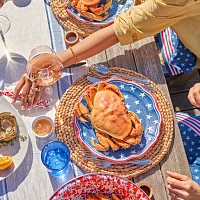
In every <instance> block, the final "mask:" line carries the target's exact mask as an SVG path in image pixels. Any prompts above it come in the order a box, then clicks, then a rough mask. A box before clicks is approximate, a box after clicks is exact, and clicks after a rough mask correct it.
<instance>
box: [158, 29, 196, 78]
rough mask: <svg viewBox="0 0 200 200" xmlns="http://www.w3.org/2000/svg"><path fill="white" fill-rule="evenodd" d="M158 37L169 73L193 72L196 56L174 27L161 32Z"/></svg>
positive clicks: (172, 74)
mask: <svg viewBox="0 0 200 200" xmlns="http://www.w3.org/2000/svg"><path fill="white" fill-rule="evenodd" d="M158 39H159V48H160V51H161V53H162V58H163V61H164V65H165V66H164V67H165V68H166V69H167V71H168V73H169V74H170V75H171V76H174V75H177V74H181V73H184V72H185V73H188V74H189V73H191V72H192V70H193V69H194V67H195V65H196V63H197V59H196V56H195V55H194V54H193V53H192V52H191V51H190V50H189V49H188V48H186V47H185V46H184V44H183V43H182V42H181V40H180V39H179V38H178V36H177V34H176V33H175V32H174V31H173V30H172V28H171V27H169V28H167V29H166V30H164V31H162V32H160V33H159V34H158Z"/></svg>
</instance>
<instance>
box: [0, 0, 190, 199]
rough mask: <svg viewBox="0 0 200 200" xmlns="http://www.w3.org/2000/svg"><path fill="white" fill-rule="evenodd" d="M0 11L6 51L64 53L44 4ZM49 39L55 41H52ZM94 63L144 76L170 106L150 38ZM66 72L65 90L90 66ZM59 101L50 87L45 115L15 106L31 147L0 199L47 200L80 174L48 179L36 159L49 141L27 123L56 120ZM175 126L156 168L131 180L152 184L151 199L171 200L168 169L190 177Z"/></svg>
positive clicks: (98, 57) (6, 182)
mask: <svg viewBox="0 0 200 200" xmlns="http://www.w3.org/2000/svg"><path fill="white" fill-rule="evenodd" d="M23 5H24V6H23ZM10 10H12V12H10ZM0 11H1V13H3V14H6V15H7V16H8V17H9V18H10V20H11V29H10V31H9V32H8V33H7V34H6V35H5V37H6V40H7V43H8V47H9V50H10V51H12V52H16V53H18V54H20V55H22V56H24V57H25V58H28V55H29V53H30V51H31V49H33V48H34V47H36V46H38V45H41V44H45V45H48V46H53V47H54V49H55V50H56V51H57V52H59V51H60V50H62V48H65V46H64V45H63V47H62V48H61V46H62V45H60V46H59V45H58V44H59V43H61V42H63V35H64V32H63V31H62V29H61V28H60V27H59V25H58V24H56V23H57V22H56V20H55V19H53V17H52V14H51V13H50V9H49V7H48V6H47V5H45V4H44V2H43V1H39V2H38V0H32V1H29V3H27V0H21V4H14V1H13V2H11V1H9V2H7V3H6V4H5V5H4V7H3V8H2V9H1V10H0ZM46 11H47V15H46ZM49 13H50V14H49ZM55 27H57V29H56V30H57V32H56V34H57V35H56V34H55V31H54V32H52V30H53V29H55ZM52 35H53V36H54V37H56V40H55V39H54V38H53V36H52ZM2 47H3V44H2V43H0V48H1V49H2ZM0 53H2V52H0ZM1 56H2V54H1ZM94 63H102V64H105V65H107V66H110V67H123V68H126V69H130V70H134V71H137V72H139V73H141V74H143V75H145V76H147V77H148V78H149V79H150V80H152V81H153V82H154V83H156V84H157V85H158V86H159V88H160V89H161V90H162V91H163V93H164V94H165V95H166V97H167V98H168V100H169V102H171V100H170V96H169V93H168V88H167V85H166V82H165V78H164V74H163V72H162V68H161V65H160V63H159V58H158V55H157V51H156V47H155V43H154V40H153V37H150V38H147V39H144V40H142V41H140V42H136V43H134V44H132V45H127V46H123V47H121V46H120V45H119V44H117V45H115V46H113V47H111V48H109V49H107V50H106V51H104V52H102V53H100V54H98V55H96V56H94V57H92V58H90V59H88V65H91V64H94ZM0 64H2V63H0ZM11 72H12V71H11ZM67 72H69V73H70V74H73V73H74V75H70V76H66V77H65V84H66V85H65V86H66V88H67V87H69V86H70V85H71V84H72V83H73V82H74V81H75V80H76V79H77V78H79V77H80V76H82V75H83V74H85V73H86V72H88V68H87V67H86V66H82V67H75V68H71V69H70V68H69V69H67ZM15 84H16V83H13V85H15ZM6 87H7V88H8V89H10V88H13V86H12V87H11V86H10V85H7V86H6ZM58 103H59V95H58V94H57V87H56V85H54V94H53V101H52V102H51V107H50V109H49V110H46V111H44V110H41V109H35V110H32V111H26V112H23V111H21V110H20V108H19V104H16V105H15V107H16V109H17V110H18V112H19V113H20V114H21V116H22V118H23V120H24V122H25V124H26V126H27V129H28V133H29V137H30V144H29V148H28V151H27V155H26V157H25V159H24V161H23V162H22V164H21V166H20V167H19V168H18V169H17V170H16V171H15V172H14V173H13V174H12V175H11V176H10V177H8V178H6V179H5V180H4V181H1V182H0V199H1V200H7V199H9V200H18V199H30V200H32V199H33V200H36V199H39V200H40V199H41V200H45V199H48V198H49V197H50V196H51V195H52V194H53V193H54V191H55V190H57V189H58V188H59V187H60V186H61V185H62V184H63V183H64V182H66V181H67V180H69V179H71V178H73V177H74V175H76V176H77V175H80V174H82V173H84V172H82V171H81V170H79V169H78V168H77V167H76V166H74V168H73V170H74V171H75V174H74V173H73V172H72V171H73V170H72V171H71V172H70V174H69V175H68V177H66V179H64V180H60V179H58V178H54V177H51V176H49V175H48V173H47V170H46V168H45V167H44V166H43V165H42V163H41V161H40V151H41V148H42V147H43V146H44V144H45V143H47V142H48V141H43V142H42V141H38V140H36V138H35V137H34V135H33V133H32V130H31V123H32V121H33V120H34V119H35V117H36V116H38V115H41V114H45V115H48V116H50V117H51V118H54V116H55V105H58ZM174 119H175V117H174ZM174 125H175V126H174V127H175V128H174V135H175V137H174V139H173V142H172V145H171V147H170V151H169V152H168V153H167V155H166V156H165V157H164V159H163V160H162V161H161V162H160V164H159V165H157V166H156V167H154V168H153V169H151V170H150V171H148V172H146V173H144V174H142V175H140V176H138V177H137V178H134V180H133V181H134V182H135V183H139V182H146V183H149V184H151V185H152V187H153V190H154V197H153V198H152V199H156V200H160V199H162V200H167V199H170V197H169V196H168V194H167V185H166V178H167V177H166V173H165V172H166V170H171V171H175V172H178V173H181V174H185V175H187V176H190V171H189V166H188V164H187V159H186V155H185V152H184V147H183V144H182V140H181V136H180V133H179V129H178V126H177V123H176V121H175V120H174Z"/></svg>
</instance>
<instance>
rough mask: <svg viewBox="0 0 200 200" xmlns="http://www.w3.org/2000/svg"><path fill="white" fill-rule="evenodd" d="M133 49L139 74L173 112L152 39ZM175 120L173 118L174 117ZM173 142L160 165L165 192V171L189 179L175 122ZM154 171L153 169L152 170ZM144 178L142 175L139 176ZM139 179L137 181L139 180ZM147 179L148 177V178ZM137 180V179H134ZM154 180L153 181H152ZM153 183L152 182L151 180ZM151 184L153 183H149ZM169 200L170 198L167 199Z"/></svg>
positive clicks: (134, 45) (186, 163)
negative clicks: (166, 101) (163, 98)
mask: <svg viewBox="0 0 200 200" xmlns="http://www.w3.org/2000/svg"><path fill="white" fill-rule="evenodd" d="M132 48H133V54H134V58H135V63H136V68H137V71H138V72H139V73H142V74H143V75H145V76H147V77H148V78H149V79H150V80H152V81H153V82H154V83H156V84H157V85H158V87H159V88H160V89H161V90H162V91H163V93H164V94H165V96H166V98H167V99H168V100H169V102H170V104H171V108H172V110H173V106H172V103H171V99H170V96H169V92H168V88H167V85H166V82H165V78H164V74H163V72H162V68H161V66H160V61H159V57H158V54H157V51H156V46H155V43H154V38H153V37H150V38H147V39H145V40H142V41H139V42H137V43H135V44H133V45H132ZM174 119H175V117H174ZM174 133H175V134H174V135H175V137H174V140H173V142H172V145H171V147H170V151H169V152H168V154H167V155H166V156H165V157H164V159H163V160H162V161H161V163H160V167H161V172H162V177H163V184H165V187H166V191H167V184H166V178H167V176H166V173H165V172H166V171H167V170H171V171H175V172H178V173H182V174H185V175H187V176H189V177H191V174H190V170H189V165H188V162H187V158H186V154H185V151H184V147H183V144H182V139H181V136H180V132H179V128H178V125H177V123H176V120H174ZM154 170H155V169H154ZM148 175H149V176H151V172H150V171H148V172H147V173H146V174H145V176H148ZM141 176H144V175H141ZM141 176H140V177H139V179H140V178H141ZM148 178H149V177H148ZM153 178H154V177H153ZM136 180H137V179H136ZM154 180H155V179H154ZM151 181H153V180H151ZM151 183H153V182H151ZM156 185H157V186H158V187H159V188H160V187H161V188H162V187H163V186H162V184H161V185H158V183H157V184H156ZM155 189H156V188H155ZM155 195H156V197H155V199H161V197H162V199H163V196H162V195H163V194H161V197H160V198H158V197H157V195H158V193H157V192H156V193H155ZM168 198H170V197H168Z"/></svg>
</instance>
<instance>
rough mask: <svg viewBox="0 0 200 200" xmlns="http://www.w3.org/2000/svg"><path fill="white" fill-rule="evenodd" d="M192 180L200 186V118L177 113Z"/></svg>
mask: <svg viewBox="0 0 200 200" xmlns="http://www.w3.org/2000/svg"><path fill="white" fill-rule="evenodd" d="M176 119H177V122H178V125H179V129H180V133H181V137H182V140H183V145H184V148H185V152H186V156H187V159H188V163H189V166H190V171H191V174H192V178H193V180H194V181H196V182H197V183H198V184H200V116H198V117H192V116H190V115H188V114H186V113H182V112H179V113H176Z"/></svg>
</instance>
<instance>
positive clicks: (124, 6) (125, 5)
mask: <svg viewBox="0 0 200 200" xmlns="http://www.w3.org/2000/svg"><path fill="white" fill-rule="evenodd" d="M134 2H135V1H134V0H124V1H122V2H117V1H116V0H113V1H112V5H111V7H110V8H109V10H108V11H107V13H109V17H108V18H107V19H106V20H104V21H102V22H98V21H90V20H89V19H87V18H85V17H83V16H82V15H80V13H79V12H78V11H77V10H75V9H73V8H72V6H71V4H70V5H69V6H68V7H67V8H66V9H67V12H68V13H69V14H70V15H72V16H73V17H75V18H76V19H77V20H78V21H79V22H82V23H85V24H89V25H94V26H107V25H109V24H111V23H112V22H113V21H114V18H115V17H116V15H117V14H120V13H123V12H125V11H127V10H128V9H129V8H130V7H131V6H132V5H134ZM105 3H106V0H101V1H100V3H99V5H105Z"/></svg>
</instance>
